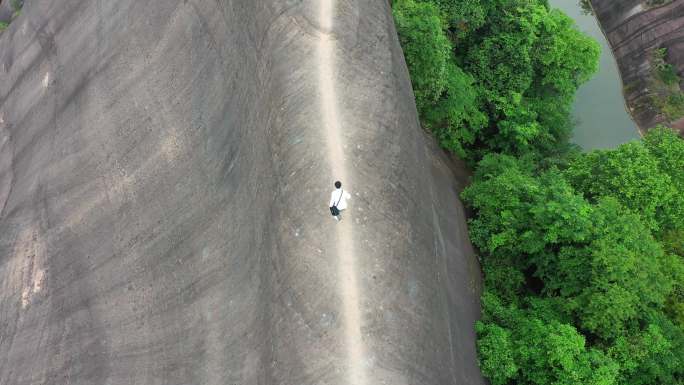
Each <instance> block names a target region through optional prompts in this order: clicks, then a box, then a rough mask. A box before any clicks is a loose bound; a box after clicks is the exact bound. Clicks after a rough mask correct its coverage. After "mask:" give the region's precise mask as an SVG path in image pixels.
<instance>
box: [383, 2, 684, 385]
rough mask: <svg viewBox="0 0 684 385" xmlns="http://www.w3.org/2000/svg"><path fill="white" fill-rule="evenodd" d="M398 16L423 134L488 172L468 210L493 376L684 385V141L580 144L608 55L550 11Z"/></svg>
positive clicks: (470, 196) (456, 9)
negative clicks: (574, 109) (579, 130)
mask: <svg viewBox="0 0 684 385" xmlns="http://www.w3.org/2000/svg"><path fill="white" fill-rule="evenodd" d="M394 16H395V19H396V24H397V29H398V31H399V36H400V40H401V44H402V47H403V48H404V53H405V56H406V61H407V64H408V67H409V71H410V73H411V79H412V84H413V89H414V93H415V96H416V105H417V107H418V111H419V113H420V116H421V121H422V123H423V125H424V127H426V128H428V129H430V130H431V131H432V132H433V133H434V134H435V136H436V137H437V138H438V139H439V140H440V142H441V144H442V146H444V147H445V148H447V149H449V150H451V151H453V152H455V153H457V154H458V155H460V156H461V157H464V158H466V159H467V160H469V161H470V163H471V164H472V165H476V168H475V174H474V177H473V179H474V180H473V183H472V184H471V185H470V186H469V187H468V188H466V189H465V191H464V192H463V193H462V198H463V199H464V201H465V202H466V203H467V204H468V205H469V206H470V207H472V208H473V210H474V213H475V216H474V218H472V219H471V220H470V237H471V240H472V242H473V244H474V245H475V246H476V247H477V248H478V249H479V251H480V253H481V260H482V268H483V270H484V274H485V275H484V279H485V291H484V294H483V297H482V304H483V317H482V320H481V321H480V322H478V324H477V326H476V330H477V333H478V349H479V355H480V367H481V369H482V372H483V374H484V375H485V376H486V377H488V378H489V379H490V381H491V383H492V384H494V385H504V384H506V385H513V384H520V385H522V384H525V385H527V384H530V385H532V384H535V385H547V384H549V385H550V384H554V385H565V384H568V385H570V384H582V385H584V384H589V385H612V384H616V385H617V384H628V385H647V384H679V385H683V384H684V140H682V139H680V138H679V137H678V136H676V134H674V133H673V132H672V131H670V130H668V129H662V128H659V129H654V130H652V131H650V133H649V134H648V135H647V136H646V137H645V138H644V139H643V141H640V142H633V143H628V144H625V145H623V146H620V147H619V148H617V149H614V150H602V151H593V152H590V153H586V154H581V153H579V152H578V151H576V150H574V149H573V147H572V146H571V145H569V144H568V137H569V134H570V132H571V124H570V119H569V108H570V106H571V104H572V102H573V98H574V93H575V91H576V89H577V88H578V87H579V85H580V84H581V83H582V82H584V81H586V80H587V79H588V77H589V76H590V75H591V74H592V73H593V72H594V71H595V70H596V66H597V61H598V54H599V52H598V46H597V44H596V43H595V42H594V41H592V40H591V39H589V38H587V37H586V36H584V35H583V34H581V33H579V32H578V31H577V30H576V29H575V27H574V25H573V23H572V21H571V20H570V19H569V18H568V17H567V16H565V15H564V14H562V13H561V12H559V11H557V10H552V9H550V8H549V7H548V5H547V3H546V1H545V0H471V1H460V0H396V1H395V3H394ZM664 54H665V53H664V52H661V56H662V59H663V60H662V63H660V70H659V71H660V72H659V75H658V76H659V78H660V81H661V83H663V84H665V83H667V84H670V83H672V82H673V79H671V78H670V75H671V74H670V72H671V69H672V68H671V66H668V65H667V63H666V62H665V60H664V58H665V56H664ZM656 62H657V61H656ZM656 64H657V63H656ZM668 87H669V86H668ZM668 92H669V91H668ZM663 95H666V94H665V93H664V94H663ZM667 95H670V93H667ZM663 100H665V99H663ZM668 100H669V99H668ZM663 103H665V102H663ZM668 103H669V102H667V103H665V104H667V106H669V107H667V108H670V109H673V108H674V109H676V108H678V107H677V106H678V105H679V104H677V103H674V102H673V103H669V104H668ZM681 105H682V106H684V102H682V103H681ZM673 106H674V107H673ZM682 110H683V111H684V107H682ZM671 112H672V111H671ZM674 113H678V111H673V112H672V114H669V115H668V116H674V115H673V114H674Z"/></svg>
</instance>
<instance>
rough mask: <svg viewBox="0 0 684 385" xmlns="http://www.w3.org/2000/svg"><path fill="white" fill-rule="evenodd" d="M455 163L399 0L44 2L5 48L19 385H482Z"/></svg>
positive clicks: (9, 237) (7, 307)
mask: <svg viewBox="0 0 684 385" xmlns="http://www.w3.org/2000/svg"><path fill="white" fill-rule="evenodd" d="M452 167H453V165H451V164H450V163H449V162H448V160H447V159H446V158H445V157H444V156H442V155H440V153H439V151H438V150H437V148H436V146H435V145H434V143H433V142H432V140H431V139H429V138H428V137H426V135H424V134H423V133H422V132H421V130H420V129H419V125H418V121H417V117H416V110H415V106H414V104H413V97H412V93H411V88H410V83H409V79H408V73H407V70H406V67H405V64H404V60H403V56H402V54H401V50H400V47H399V45H398V41H397V38H396V34H395V30H394V26H393V24H392V19H391V14H390V10H389V5H388V4H387V3H386V2H381V1H361V0H338V1H330V2H321V1H313V0H311V1H287V0H264V1H237V0H235V1H230V0H221V1H208V0H201V1H200V0H197V1H185V0H183V1H181V0H150V1H135V0H120V1H104V0H88V1H86V0H82V1H81V0H60V1H53V0H50V1H48V0H34V1H31V2H29V3H27V4H26V6H25V7H24V10H23V12H22V15H21V16H20V17H19V18H17V19H16V20H15V21H14V22H13V23H12V25H11V26H10V28H9V29H8V30H7V31H6V32H5V33H3V34H2V35H0V208H1V210H2V211H1V213H0V285H1V286H0V287H1V289H0V384H7V385H23V384H35V383H41V384H96V383H97V384H240V385H246V384H292V385H303V384H323V383H324V384H383V383H386V384H425V385H429V384H482V383H484V382H483V380H482V378H481V376H480V374H479V370H478V368H477V363H476V352H475V334H474V331H473V323H474V322H475V320H476V319H477V318H478V316H479V302H478V296H479V290H480V275H479V266H478V263H477V260H476V258H475V257H474V254H473V251H472V248H471V246H470V243H469V241H468V238H467V229H466V225H465V221H464V213H463V208H462V206H461V204H460V203H459V201H458V196H457V193H458V192H459V191H460V189H461V188H462V187H463V181H459V180H458V179H457V178H455V177H454V169H453V168H452ZM456 171H458V170H456ZM340 175H342V176H344V177H342V176H340ZM338 178H340V179H343V180H342V181H343V183H344V186H343V187H345V188H346V189H347V190H348V191H349V192H351V194H352V199H351V201H350V208H349V209H348V210H346V212H344V214H343V218H342V221H341V222H339V223H338V222H335V221H334V220H333V219H332V218H331V217H330V214H329V212H328V207H327V206H328V198H329V194H330V191H331V190H332V188H333V187H332V182H333V181H334V180H335V179H338Z"/></svg>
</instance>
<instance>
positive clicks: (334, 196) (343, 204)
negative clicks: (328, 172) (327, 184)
mask: <svg viewBox="0 0 684 385" xmlns="http://www.w3.org/2000/svg"><path fill="white" fill-rule="evenodd" d="M343 190H344V189H341V188H338V189H335V190H333V192H332V193H330V204H329V205H328V207H333V206H335V205H337V208H338V209H340V210H344V209H346V208H347V199H351V194H349V193H348V192H346V191H344V194H342V192H343ZM340 196H341V197H340ZM338 201H339V202H340V203H337V202H338Z"/></svg>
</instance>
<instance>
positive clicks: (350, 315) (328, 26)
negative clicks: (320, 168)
mask: <svg viewBox="0 0 684 385" xmlns="http://www.w3.org/2000/svg"><path fill="white" fill-rule="evenodd" d="M319 7H320V9H319V22H320V28H321V33H320V36H319V40H318V47H317V55H318V84H319V92H320V110H321V119H322V126H323V127H324V130H325V139H326V144H327V152H328V154H329V164H330V175H331V176H332V177H333V178H335V179H337V180H340V181H342V183H343V188H344V187H345V186H348V185H349V184H348V181H350V179H349V174H348V173H347V171H348V166H347V161H346V158H345V154H344V143H343V137H342V134H341V130H342V128H341V127H342V125H343V123H342V121H341V119H340V117H341V115H340V114H339V111H338V109H337V106H338V101H337V96H336V93H335V86H336V84H335V83H336V82H335V37H334V33H333V32H334V10H335V0H321V1H320V3H319ZM331 185H332V180H331ZM351 225H352V222H351V221H350V220H349V218H346V220H342V221H341V222H340V223H338V224H337V226H336V229H337V237H336V243H337V250H338V253H337V258H338V279H339V282H340V283H339V285H340V287H339V290H340V296H341V298H342V309H341V311H342V318H343V322H344V323H343V325H344V326H343V327H344V334H345V344H346V350H347V365H348V370H349V371H348V373H349V381H348V383H349V384H352V385H365V384H366V381H365V375H364V370H363V356H364V351H363V350H364V349H363V342H362V339H361V314H360V310H359V307H360V295H359V284H358V282H357V274H358V272H357V267H356V256H355V254H354V237H353V233H352V227H351Z"/></svg>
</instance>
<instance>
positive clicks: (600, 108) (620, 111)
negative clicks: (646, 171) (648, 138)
mask: <svg viewBox="0 0 684 385" xmlns="http://www.w3.org/2000/svg"><path fill="white" fill-rule="evenodd" d="M549 3H550V4H551V6H552V7H555V8H559V9H560V10H562V11H563V12H565V14H567V15H568V16H570V17H571V18H573V19H574V20H575V22H576V23H577V27H578V28H579V29H580V30H581V31H583V32H585V33H586V34H587V35H589V36H591V37H593V38H594V39H596V40H597V41H598V42H599V44H600V45H601V60H600V63H599V71H598V72H597V73H596V74H595V75H594V77H593V78H592V79H591V80H589V81H588V82H587V83H585V84H584V85H583V86H582V87H580V89H579V90H578V91H577V97H576V100H575V105H574V108H573V116H574V118H575V121H576V126H575V132H574V136H573V139H572V141H573V142H575V143H577V144H579V145H580V146H582V148H584V149H585V150H592V149H596V148H614V147H616V146H618V145H619V144H622V143H625V142H627V141H630V140H632V139H637V138H639V133H638V131H637V127H636V124H635V123H634V122H633V121H632V119H631V118H630V116H629V114H628V113H627V110H626V109H625V108H626V107H625V102H624V98H623V96H622V83H621V81H620V75H619V73H618V69H617V64H616V63H615V59H614V58H613V54H612V52H611V50H610V46H609V45H608V41H607V40H606V38H605V36H603V33H602V32H601V28H600V27H599V25H598V23H597V21H596V18H595V17H594V16H593V15H584V14H582V9H581V7H580V6H579V2H578V0H549Z"/></svg>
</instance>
